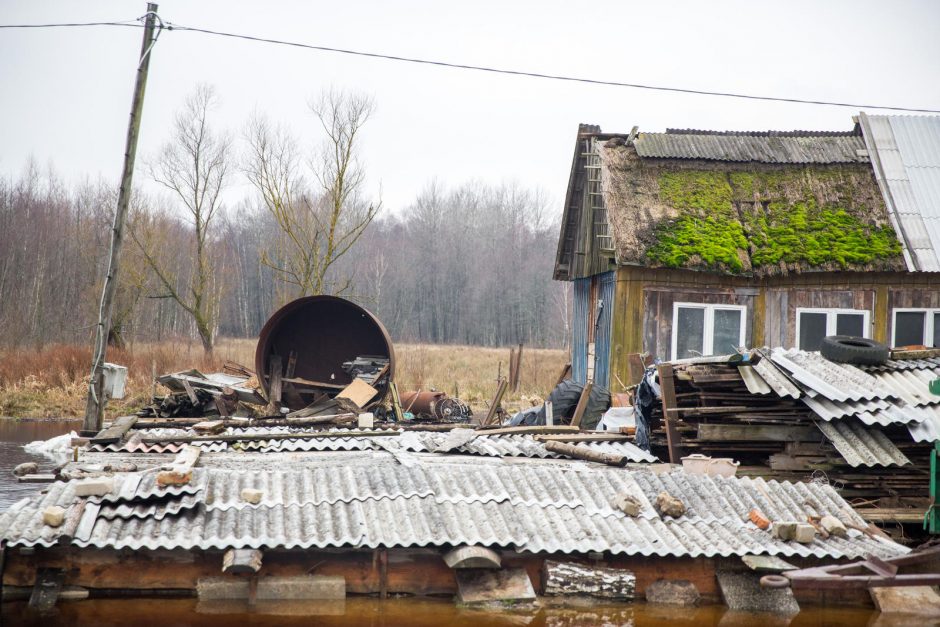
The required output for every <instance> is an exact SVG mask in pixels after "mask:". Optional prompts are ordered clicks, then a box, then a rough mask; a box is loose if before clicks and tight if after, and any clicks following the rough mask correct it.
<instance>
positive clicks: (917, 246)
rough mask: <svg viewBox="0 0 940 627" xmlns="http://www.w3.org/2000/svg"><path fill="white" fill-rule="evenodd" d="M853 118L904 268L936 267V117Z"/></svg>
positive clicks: (939, 175) (939, 147)
mask: <svg viewBox="0 0 940 627" xmlns="http://www.w3.org/2000/svg"><path fill="white" fill-rule="evenodd" d="M859 119H860V122H861V127H862V132H863V134H864V139H865V143H866V145H867V147H868V150H869V152H870V153H871V154H872V162H873V165H874V171H875V177H876V178H877V179H878V184H879V186H880V187H881V190H882V195H883V196H884V197H885V203H886V204H887V206H888V209H889V212H890V214H891V216H892V220H893V222H894V225H895V228H896V229H899V230H900V233H899V234H900V235H902V237H901V243H902V245H903V246H904V253H905V260H906V261H907V263H908V270H910V271H912V272H914V271H918V270H919V271H922V272H938V271H940V116H907V115H891V116H889V115H866V114H865V113H862V114H860V115H859Z"/></svg>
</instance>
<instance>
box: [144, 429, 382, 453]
mask: <svg viewBox="0 0 940 627" xmlns="http://www.w3.org/2000/svg"><path fill="white" fill-rule="evenodd" d="M399 434H400V432H399V431H392V430H390V429H389V430H384V431H358V432H356V433H355V434H350V433H349V432H348V431H322V432H319V433H252V434H241V435H240V434H226V435H183V436H167V437H163V438H141V442H143V443H145V444H165V443H167V442H258V441H264V440H313V439H318V438H349V437H357V438H363V437H371V438H374V437H379V436H397V435H399ZM193 448H196V449H197V450H198V447H193Z"/></svg>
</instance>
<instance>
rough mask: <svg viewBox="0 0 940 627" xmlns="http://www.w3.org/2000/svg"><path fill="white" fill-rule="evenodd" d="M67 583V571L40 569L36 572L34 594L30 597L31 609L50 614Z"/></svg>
mask: <svg viewBox="0 0 940 627" xmlns="http://www.w3.org/2000/svg"><path fill="white" fill-rule="evenodd" d="M64 581H65V571H64V570H62V569H61V568H39V569H37V570H36V583H35V585H34V586H33V594H32V595H31V596H30V597H29V607H31V608H33V609H34V610H39V611H40V612H48V611H49V610H51V609H52V608H53V607H55V603H56V601H57V600H58V599H59V591H60V590H62V582H64Z"/></svg>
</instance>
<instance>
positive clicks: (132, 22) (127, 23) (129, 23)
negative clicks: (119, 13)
mask: <svg viewBox="0 0 940 627" xmlns="http://www.w3.org/2000/svg"><path fill="white" fill-rule="evenodd" d="M136 22H137V20H125V21H123V22H65V23H60V24H0V28H63V27H70V26H133V27H136V28H143V24H138V23H136Z"/></svg>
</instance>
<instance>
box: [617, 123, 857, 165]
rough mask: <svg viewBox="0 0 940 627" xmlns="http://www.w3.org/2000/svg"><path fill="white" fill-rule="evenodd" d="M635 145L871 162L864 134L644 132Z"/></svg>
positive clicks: (645, 151)
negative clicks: (866, 151)
mask: <svg viewBox="0 0 940 627" xmlns="http://www.w3.org/2000/svg"><path fill="white" fill-rule="evenodd" d="M633 145H634V146H635V147H636V152H637V154H638V155H639V156H640V157H647V158H649V157H652V158H665V159H709V160H717V161H757V162H759V163H858V162H860V161H862V162H867V161H868V157H867V154H866V153H864V152H862V153H861V156H860V153H859V151H864V150H865V141H864V140H863V139H862V137H861V135H856V134H843V135H839V134H831V135H822V136H820V135H818V134H807V135H802V136H800V135H796V134H791V133H787V134H754V133H741V134H720V135H718V134H711V133H702V132H695V131H689V132H681V133H640V134H639V135H638V136H637V138H636V140H634V142H633Z"/></svg>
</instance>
